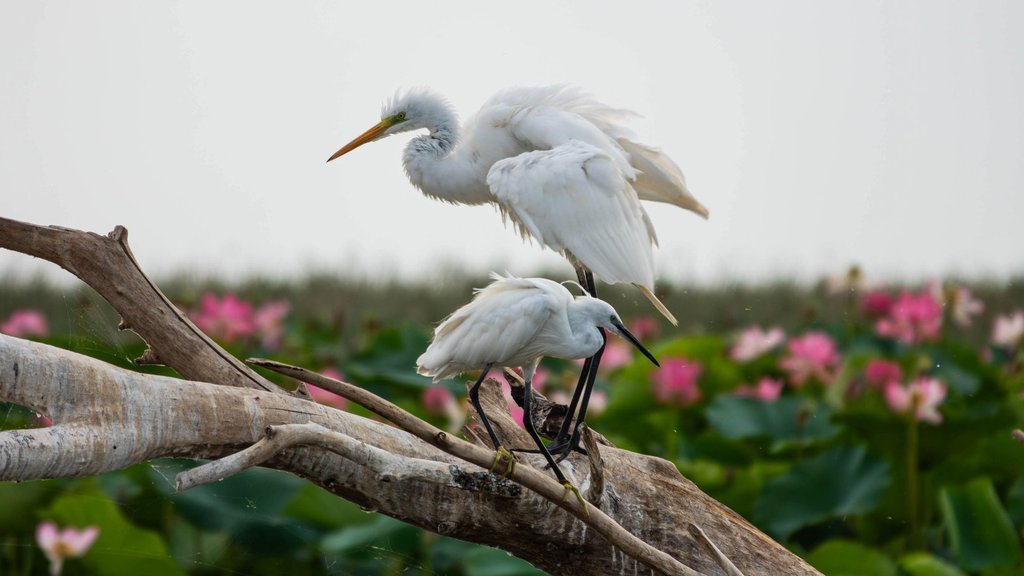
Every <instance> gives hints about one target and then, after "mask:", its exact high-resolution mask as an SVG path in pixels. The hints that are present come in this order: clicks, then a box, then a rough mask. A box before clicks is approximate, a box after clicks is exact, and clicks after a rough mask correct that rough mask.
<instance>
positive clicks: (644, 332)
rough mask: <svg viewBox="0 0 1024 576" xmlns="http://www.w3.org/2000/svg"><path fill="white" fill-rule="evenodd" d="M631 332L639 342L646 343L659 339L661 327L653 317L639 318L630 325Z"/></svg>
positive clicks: (634, 319)
mask: <svg viewBox="0 0 1024 576" xmlns="http://www.w3.org/2000/svg"><path fill="white" fill-rule="evenodd" d="M629 331H630V332H632V333H633V336H636V337H637V340H640V341H641V342H646V341H647V340H653V339H654V338H657V337H658V334H659V333H660V332H661V326H659V325H658V321H657V320H656V319H655V318H654V317H653V316H637V317H636V318H633V320H632V321H631V322H630V323H629Z"/></svg>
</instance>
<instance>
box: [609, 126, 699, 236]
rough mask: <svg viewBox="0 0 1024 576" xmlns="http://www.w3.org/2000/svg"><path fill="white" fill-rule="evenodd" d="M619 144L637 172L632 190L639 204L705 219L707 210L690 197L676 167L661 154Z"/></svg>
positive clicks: (626, 141) (624, 140)
mask: <svg viewBox="0 0 1024 576" xmlns="http://www.w3.org/2000/svg"><path fill="white" fill-rule="evenodd" d="M618 143H619V145H620V146H622V148H623V149H624V150H625V151H626V152H627V153H629V162H630V164H631V165H632V166H633V168H636V170H637V177H636V181H635V182H634V183H633V186H634V187H635V188H636V191H637V194H638V195H639V196H640V199H641V200H651V201H653V202H665V203H667V204H674V205H676V206H679V207H680V208H685V209H686V210H690V211H691V212H695V213H697V214H699V215H700V216H701V217H703V218H707V217H708V209H707V208H705V207H704V205H703V204H701V203H700V202H699V201H698V200H697V199H696V198H695V197H694V196H693V194H691V193H690V189H689V188H687V187H686V178H684V177H683V171H682V170H680V169H679V166H677V165H676V163H675V162H673V161H672V159H671V158H669V157H668V156H666V155H665V154H664V153H663V152H662V151H661V150H658V149H657V148H653V147H651V146H647V145H646V144H640V143H639V142H633V141H632V140H629V139H627V138H620V139H619V140H618Z"/></svg>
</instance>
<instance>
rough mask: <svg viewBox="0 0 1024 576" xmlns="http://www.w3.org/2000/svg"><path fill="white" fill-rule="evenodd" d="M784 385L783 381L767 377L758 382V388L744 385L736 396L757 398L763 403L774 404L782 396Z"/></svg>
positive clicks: (738, 389)
mask: <svg viewBox="0 0 1024 576" xmlns="http://www.w3.org/2000/svg"><path fill="white" fill-rule="evenodd" d="M783 384H784V382H783V381H782V380H777V379H775V378H768V377H767V376H766V377H764V378H761V380H759V381H758V382H757V386H747V385H746V384H744V385H743V386H740V387H739V388H737V389H736V391H735V392H734V394H736V395H737V396H746V397H748V398H757V399H758V400H761V401H763V402H774V401H776V400H778V398H779V396H780V395H781V394H782V386H783Z"/></svg>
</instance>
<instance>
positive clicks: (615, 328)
mask: <svg viewBox="0 0 1024 576" xmlns="http://www.w3.org/2000/svg"><path fill="white" fill-rule="evenodd" d="M576 302H577V304H579V305H581V308H582V309H583V313H584V315H585V316H586V318H587V319H588V320H590V321H591V322H593V323H594V325H595V326H597V327H599V328H604V329H606V330H608V331H609V332H611V333H612V334H615V335H616V336H621V337H622V338H625V339H626V340H627V341H629V343H630V344H632V345H633V346H635V347H636V349H637V350H639V351H640V353H641V354H643V355H644V356H646V357H647V359H648V360H650V361H651V362H653V363H654V365H655V366H661V364H659V363H658V360H657V359H656V358H655V357H654V355H653V354H651V353H650V352H649V351H648V350H647V348H645V347H644V345H643V344H641V343H640V340H639V339H638V338H637V337H636V336H633V334H632V333H631V332H630V331H629V330H627V329H626V325H625V324H624V323H623V322H622V319H621V318H619V314H618V313H617V312H616V311H615V308H612V305H611V304H609V303H607V302H605V301H604V300H598V299H597V298H591V297H590V296H577V297H576Z"/></svg>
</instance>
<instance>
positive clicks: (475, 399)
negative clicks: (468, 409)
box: [469, 364, 501, 450]
mask: <svg viewBox="0 0 1024 576" xmlns="http://www.w3.org/2000/svg"><path fill="white" fill-rule="evenodd" d="M491 366H492V364H488V365H487V366H484V370H483V372H481V373H480V377H479V378H477V379H476V382H475V383H474V384H473V387H472V388H470V389H469V401H470V403H471V404H473V408H474V409H475V410H476V413H477V414H478V415H479V416H480V422H482V423H483V425H484V428H486V429H487V435H488V436H490V437H491V442H492V443H494V449H495V450H497V449H498V448H501V444H500V443H499V442H498V436H497V435H496V434H495V433H494V430H493V429H492V428H491V422H490V421H489V420H488V419H487V415H486V414H484V409H483V407H482V406H480V383H481V382H483V381H484V378H486V377H487V373H488V372H490V371H491Z"/></svg>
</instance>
